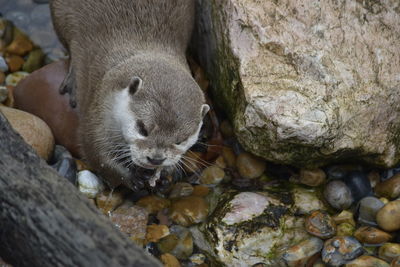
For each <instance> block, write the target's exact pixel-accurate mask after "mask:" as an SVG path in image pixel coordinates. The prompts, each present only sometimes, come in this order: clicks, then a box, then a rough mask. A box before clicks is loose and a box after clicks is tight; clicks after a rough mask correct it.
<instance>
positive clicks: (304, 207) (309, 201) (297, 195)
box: [291, 187, 326, 215]
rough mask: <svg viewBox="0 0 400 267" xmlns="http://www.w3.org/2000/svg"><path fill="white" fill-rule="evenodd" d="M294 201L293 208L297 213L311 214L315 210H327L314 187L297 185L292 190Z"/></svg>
mask: <svg viewBox="0 0 400 267" xmlns="http://www.w3.org/2000/svg"><path fill="white" fill-rule="evenodd" d="M291 195H292V198H293V201H294V205H293V206H292V209H293V210H294V212H295V213H296V214H301V215H304V214H310V212H312V211H314V210H326V206H325V204H324V203H323V201H322V200H321V199H320V196H319V193H318V192H317V191H316V190H315V189H314V188H304V187H295V188H294V189H292V190H291Z"/></svg>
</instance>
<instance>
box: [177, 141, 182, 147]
mask: <svg viewBox="0 0 400 267" xmlns="http://www.w3.org/2000/svg"><path fill="white" fill-rule="evenodd" d="M182 143H183V141H180V142H176V143H175V145H178V146H179V145H180V144H182Z"/></svg>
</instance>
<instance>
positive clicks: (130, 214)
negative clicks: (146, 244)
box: [110, 203, 149, 240]
mask: <svg viewBox="0 0 400 267" xmlns="http://www.w3.org/2000/svg"><path fill="white" fill-rule="evenodd" d="M148 216H149V214H148V212H147V210H146V209H144V208H142V207H139V206H135V205H132V204H131V203H127V204H123V205H122V206H120V207H119V208H117V209H116V210H114V211H113V212H112V213H111V216H110V219H111V221H112V222H113V223H114V225H115V226H116V227H118V229H119V230H120V231H121V232H123V233H126V234H128V235H129V236H130V238H131V239H133V240H144V239H145V237H146V229H147V220H148Z"/></svg>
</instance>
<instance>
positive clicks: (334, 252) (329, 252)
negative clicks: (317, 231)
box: [321, 236, 363, 267]
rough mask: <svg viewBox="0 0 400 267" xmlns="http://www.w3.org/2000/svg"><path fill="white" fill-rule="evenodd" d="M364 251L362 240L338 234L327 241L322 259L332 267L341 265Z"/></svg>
mask: <svg viewBox="0 0 400 267" xmlns="http://www.w3.org/2000/svg"><path fill="white" fill-rule="evenodd" d="M362 253H363V248H362V246H361V244H360V242H358V241H357V239H355V238H354V237H349V236H337V237H334V238H331V239H329V240H327V241H325V244H324V248H323V249H322V254H321V255H322V260H323V261H324V262H325V263H326V264H328V265H329V266H332V267H339V266H341V265H343V264H346V263H347V262H349V261H351V260H353V259H355V258H357V257H358V256H360V255H361V254H362Z"/></svg>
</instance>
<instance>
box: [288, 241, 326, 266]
mask: <svg viewBox="0 0 400 267" xmlns="http://www.w3.org/2000/svg"><path fill="white" fill-rule="evenodd" d="M323 245H324V242H323V241H322V240H321V239H319V238H316V237H311V238H310V239H306V240H304V241H302V242H300V243H299V244H297V245H295V246H293V247H290V248H289V249H288V250H287V251H286V252H285V254H283V256H282V258H283V260H284V261H285V262H286V264H287V266H293V267H295V266H306V263H307V261H308V260H309V258H310V257H311V256H313V255H315V254H316V253H318V252H320V251H321V249H322V247H323Z"/></svg>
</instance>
